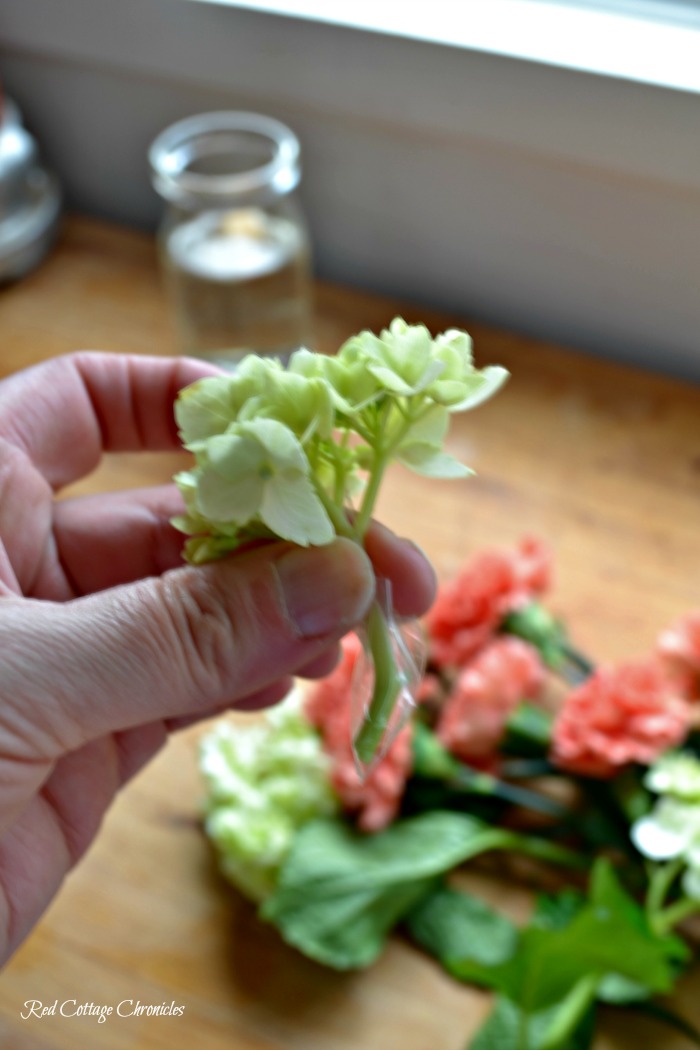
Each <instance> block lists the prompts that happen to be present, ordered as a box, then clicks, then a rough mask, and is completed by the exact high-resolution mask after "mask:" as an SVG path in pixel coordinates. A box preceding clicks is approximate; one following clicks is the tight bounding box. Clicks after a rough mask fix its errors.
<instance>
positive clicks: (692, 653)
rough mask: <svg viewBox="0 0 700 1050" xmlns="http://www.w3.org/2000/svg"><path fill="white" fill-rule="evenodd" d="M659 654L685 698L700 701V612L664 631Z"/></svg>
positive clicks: (695, 610) (694, 612) (687, 616)
mask: <svg viewBox="0 0 700 1050" xmlns="http://www.w3.org/2000/svg"><path fill="white" fill-rule="evenodd" d="M657 651H658V653H659V656H660V657H661V660H662V662H663V664H664V667H665V668H666V670H667V671H668V673H669V674H670V676H671V677H672V678H673V680H674V684H676V685H677V687H678V689H679V691H680V692H681V693H682V695H683V696H685V697H686V698H687V699H688V700H700V609H693V610H692V611H691V612H688V613H686V614H685V616H681V617H680V619H678V620H676V622H675V623H673V624H672V625H671V626H670V627H668V628H667V629H666V630H665V631H662V633H661V634H660V635H659V639H658V642H657Z"/></svg>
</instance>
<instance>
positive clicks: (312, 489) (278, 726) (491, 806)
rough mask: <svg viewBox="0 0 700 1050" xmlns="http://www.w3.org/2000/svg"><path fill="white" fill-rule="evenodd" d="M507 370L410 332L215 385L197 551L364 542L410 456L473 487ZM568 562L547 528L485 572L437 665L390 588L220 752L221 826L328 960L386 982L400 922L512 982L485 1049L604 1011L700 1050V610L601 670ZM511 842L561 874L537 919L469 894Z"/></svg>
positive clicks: (460, 967) (475, 576)
mask: <svg viewBox="0 0 700 1050" xmlns="http://www.w3.org/2000/svg"><path fill="white" fill-rule="evenodd" d="M505 378H506V373H505V371H504V370H503V369H501V368H498V367H491V368H485V369H481V370H479V369H476V368H475V367H474V364H473V361H472V356H471V342H470V340H469V337H468V336H467V335H466V333H464V332H458V331H450V332H446V333H445V334H444V335H441V336H438V337H437V338H435V339H433V338H432V337H431V335H430V333H429V332H428V331H427V329H425V328H423V327H422V326H413V327H411V326H408V325H406V324H405V323H404V322H402V321H400V320H397V321H395V322H394V323H393V324H392V325H391V327H390V328H389V329H388V330H386V331H384V332H382V333H381V334H380V335H379V336H375V335H373V334H372V333H369V332H363V333H361V334H360V335H359V336H356V337H354V338H353V339H351V340H349V341H348V342H347V343H346V344H345V345H344V346H343V347H341V349H340V351H339V352H338V354H337V355H336V356H335V357H324V356H323V355H316V354H311V353H309V352H308V351H305V350H303V351H299V352H298V353H297V354H295V355H293V356H292V359H291V362H290V365H289V368H288V369H286V370H285V369H284V368H282V366H281V365H279V364H277V363H275V362H270V361H262V360H260V359H258V358H255V357H251V358H248V359H246V360H245V361H244V362H243V364H242V365H241V366H240V368H239V369H238V371H237V372H236V373H235V375H233V376H226V377H216V378H211V379H205V380H202V381H200V382H199V383H196V384H194V385H193V386H192V387H191V388H189V389H188V390H186V391H184V392H183V394H181V396H180V399H179V401H178V404H177V406H176V415H177V419H178V423H179V426H180V430H181V434H182V438H183V442H184V444H185V446H186V447H187V448H188V449H189V450H190V451H191V452H192V453H193V454H194V457H195V463H194V466H193V468H192V469H191V470H190V471H186V472H184V473H182V474H180V475H179V476H178V478H177V481H178V484H179V486H180V489H181V491H182V493H183V496H184V500H185V505H186V512H185V514H184V515H182V516H181V517H180V518H179V519H178V520H177V525H178V526H179V527H180V528H181V529H182V530H183V531H184V532H185V533H187V534H188V535H189V536H190V539H189V540H188V541H187V544H186V548H185V549H186V556H187V557H188V558H189V560H190V561H192V562H194V563H199V562H203V561H207V560H210V559H213V558H217V557H220V556H222V555H224V554H226V553H228V552H230V551H232V550H235V549H236V548H238V547H239V546H241V545H243V544H246V543H249V542H251V541H260V540H265V539H272V538H283V539H287V540H290V541H293V542H295V543H299V544H302V545H308V544H323V543H328V542H330V541H331V540H332V539H333V538H334V537H335V536H345V537H348V538H350V539H352V540H354V541H355V542H357V543H362V542H363V539H364V535H365V531H366V529H367V526H368V523H369V521H370V517H371V514H372V511H373V508H374V505H375V501H376V498H377V494H378V492H379V487H380V484H381V480H382V477H383V474H384V471H385V470H386V468H387V466H388V464H389V463H390V462H392V461H394V460H396V461H399V462H400V463H402V464H403V465H404V466H406V467H408V468H409V469H412V470H415V471H418V472H419V473H423V474H426V475H428V476H430V477H435V478H447V479H449V478H459V477H465V476H467V475H468V474H469V473H470V471H469V469H468V468H467V467H465V466H463V465H462V464H460V463H459V462H458V461H457V460H455V459H454V458H453V457H451V456H450V455H448V454H447V453H446V452H445V450H444V448H443V445H444V441H445V436H446V433H447V427H448V422H449V416H450V414H451V413H453V412H456V411H465V410H467V409H471V408H474V407H476V405H478V404H480V403H481V402H482V401H483V400H484V399H485V398H487V397H489V396H490V395H491V394H492V393H494V392H495V391H496V390H497V389H498V388H499V387H500V386H501V384H502V383H503V381H504V380H505ZM551 571H552V566H551V556H550V553H549V550H548V549H547V547H546V545H545V544H543V543H542V542H540V541H538V540H536V539H534V538H525V539H524V540H522V541H521V543H520V544H519V546H518V547H517V549H516V550H514V551H500V550H488V551H482V552H480V553H478V554H477V555H475V557H474V558H472V560H471V561H470V562H468V563H467V565H466V566H465V567H464V569H463V570H462V572H461V573H460V574H459V575H458V577H457V578H456V579H454V580H452V581H450V582H448V583H446V584H445V585H444V586H443V588H442V589H441V590H440V592H439V595H438V598H437V601H436V603H435V605H434V607H433V609H432V610H431V612H430V614H429V616H428V618H427V623H426V637H427V660H426V659H424V653H423V652H422V646H421V636H420V634H419V633H418V632H417V631H416V630H415V629H414V628H413V627H412V626H411V625H405V624H400V623H398V622H397V620H396V618H395V616H394V615H393V610H392V607H391V598H390V595H389V594H387V593H386V592H383V590H382V588H381V587H380V588H379V589H378V599H377V601H376V602H375V604H374V606H373V608H372V610H371V612H370V614H369V616H368V619H367V622H366V624H365V625H363V628H362V629H361V630H360V632H359V633H358V634H357V635H352V636H349V637H348V638H346V639H345V641H344V644H343V656H342V660H341V662H340V664H339V665H338V667H337V668H336V670H335V671H334V672H333V673H332V674H331V675H330V676H329V677H328V678H327V679H325V680H324V681H322V682H319V683H317V684H315V685H312V686H308V687H306V688H305V689H303V690H302V689H301V688H298V689H296V690H295V691H294V692H293V693H292V694H291V695H290V696H289V697H288V698H287V700H286V701H285V702H284V703H283V704H282V705H280V706H279V707H278V708H276V709H275V710H273V711H271V712H269V713H268V714H266V715H265V716H263V717H261V718H258V719H256V720H255V721H253V722H251V723H250V724H248V725H241V724H240V723H236V724H235V726H234V725H232V724H231V722H230V721H226V720H223V721H221V722H220V723H219V724H218V725H217V726H216V728H215V729H214V730H213V731H212V732H211V733H210V734H209V735H208V736H207V737H206V738H205V739H204V741H203V743H202V751H201V756H202V757H201V764H202V770H203V773H204V776H205V780H206V783H207V788H208V794H207V802H206V830H207V833H208V834H209V835H210V837H211V839H212V841H213V842H214V843H215V845H216V848H217V851H218V854H219V857H220V860H221V867H222V870H223V872H224V873H225V874H226V875H227V877H228V878H229V879H230V880H231V881H232V882H233V883H234V884H236V885H237V886H238V887H239V888H240V889H241V890H242V891H243V892H244V893H245V894H246V895H247V896H249V897H251V898H252V899H254V900H255V901H257V902H258V903H259V906H260V914H261V917H262V918H263V919H265V920H267V921H269V922H272V923H274V924H275V925H276V927H277V928H278V929H279V931H280V933H281V935H282V936H283V937H284V938H285V939H286V940H287V941H288V942H289V943H291V944H293V945H294V946H295V947H297V948H298V949H299V950H300V951H302V952H305V953H306V954H308V955H309V956H311V957H312V958H314V959H316V960H318V961H319V962H321V963H323V964H325V965H328V966H332V967H335V968H338V969H351V968H358V967H366V966H368V965H370V964H371V963H372V962H373V961H374V960H375V959H376V958H377V956H378V955H379V953H380V952H381V950H382V948H383V946H384V944H385V941H386V938H387V937H388V936H389V934H390V933H391V931H392V930H394V929H395V928H396V927H400V928H401V929H402V930H403V931H405V932H406V933H407V934H408V935H409V936H410V937H411V938H412V939H413V940H414V942H415V943H417V944H418V945H419V946H421V947H422V948H423V949H424V950H425V951H426V952H428V953H430V954H431V955H433V956H434V957H435V958H436V959H437V960H438V961H439V962H440V964H441V965H442V966H444V967H445V969H446V970H447V971H448V972H449V973H450V974H452V975H453V976H454V977H455V978H456V979H457V980H460V981H468V982H471V983H475V984H477V985H480V986H482V987H485V988H490V989H493V991H494V992H495V993H496V999H495V1006H494V1010H493V1012H492V1014H491V1016H490V1018H489V1019H488V1020H487V1022H486V1024H485V1026H484V1027H483V1028H482V1030H481V1031H480V1032H479V1034H478V1035H477V1036H476V1038H475V1039H474V1041H473V1042H472V1044H471V1047H472V1050H490V1048H497V1050H566V1048H573V1050H585V1048H586V1047H589V1046H590V1045H591V1041H592V1038H593V1032H594V1029H595V1020H596V1007H597V1004H598V1003H600V1002H605V1003H612V1004H617V1005H620V1006H625V1008H627V1009H635V1010H642V1011H644V1012H645V1013H647V1014H649V1015H652V1016H655V1017H656V1018H657V1019H661V1020H665V1021H666V1022H667V1023H669V1024H672V1025H675V1026H676V1027H677V1028H678V1029H680V1030H681V1031H682V1032H684V1033H685V1035H687V1037H688V1039H689V1040H691V1041H692V1042H694V1043H695V1044H696V1045H700V1034H698V1032H696V1031H695V1029H694V1028H693V1027H692V1026H691V1025H690V1024H689V1023H688V1022H687V1021H685V1020H683V1019H682V1018H680V1017H678V1016H677V1015H676V1014H675V1013H673V1012H672V1011H671V1010H670V1009H668V1008H667V1007H666V1006H664V1005H663V1003H662V1002H660V1001H659V998H658V997H659V996H663V995H665V994H667V993H669V992H670V991H672V989H673V987H674V985H675V982H676V980H677V978H678V977H679V975H680V974H681V973H682V972H683V971H684V970H685V969H686V968H687V966H688V964H689V962H690V960H691V955H692V953H691V949H690V946H689V944H690V942H689V939H688V938H687V937H683V936H680V935H679V932H678V929H677V927H678V926H679V924H683V923H684V921H685V920H687V919H688V918H689V917H690V916H691V915H692V913H693V912H694V911H698V910H700V816H699V814H700V733H698V731H697V729H696V715H695V712H696V710H698V707H697V702H698V701H699V700H700V612H696V613H689V614H688V615H687V616H685V617H684V618H683V619H681V620H680V621H679V622H678V623H676V624H674V625H672V626H671V627H669V628H668V629H666V630H665V631H663V632H662V633H661V635H660V638H659V642H658V645H657V647H656V650H655V652H654V653H653V654H651V655H650V656H649V657H648V658H646V659H644V660H641V661H636V662H630V663H626V664H622V665H620V666H616V667H601V668H596V667H595V666H594V664H593V663H592V662H591V661H590V659H588V658H587V657H585V656H584V655H582V654H581V653H579V652H578V651H577V650H576V649H575V647H574V646H573V645H572V643H571V641H570V639H569V637H568V634H567V631H566V629H565V627H564V625H563V624H562V623H560V622H558V621H557V620H556V619H555V618H553V617H552V616H551V615H550V613H549V612H548V611H547V608H546V607H545V605H543V603H542V598H543V597H544V595H545V594H546V593H547V591H548V590H549V588H550V585H551ZM493 851H501V852H502V853H507V855H508V856H509V857H513V856H525V857H527V858H529V861H530V863H531V864H534V865H536V866H537V870H538V871H539V872H545V871H555V872H556V873H557V876H556V878H557V885H558V886H559V887H560V888H559V890H558V891H557V892H554V893H552V892H547V893H542V892H541V893H539V894H538V896H537V900H536V903H535V907H534V910H533V913H532V916H531V919H530V922H529V923H528V924H527V925H526V926H525V927H520V928H518V927H516V926H515V925H514V924H513V923H512V922H511V921H510V920H509V919H508V918H507V917H506V916H505V915H503V914H501V913H499V912H498V911H496V910H494V909H493V908H492V907H490V906H488V905H487V904H486V903H485V902H484V901H482V900H480V899H478V898H476V897H475V896H474V895H472V894H469V893H466V892H464V890H462V889H460V888H459V887H457V886H455V885H454V881H453V880H452V878H451V876H452V873H453V872H454V871H455V870H456V869H457V868H459V867H460V866H462V865H464V864H466V863H467V862H473V861H474V860H475V858H480V857H483V856H484V855H485V854H489V853H491V852H493ZM550 885H551V880H550ZM682 930H683V927H682V926H681V931H682Z"/></svg>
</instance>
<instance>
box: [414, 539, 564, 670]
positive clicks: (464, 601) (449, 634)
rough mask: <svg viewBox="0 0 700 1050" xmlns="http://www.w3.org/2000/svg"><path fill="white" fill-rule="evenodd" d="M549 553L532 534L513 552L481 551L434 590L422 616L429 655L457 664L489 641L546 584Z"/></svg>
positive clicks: (462, 662)
mask: <svg viewBox="0 0 700 1050" xmlns="http://www.w3.org/2000/svg"><path fill="white" fill-rule="evenodd" d="M551 562H552V558H551V552H550V550H549V548H548V547H547V546H546V545H545V544H544V543H542V542H541V541H540V540H538V539H536V538H535V537H532V536H528V537H525V538H524V539H522V540H521V541H520V543H519V545H518V547H517V549H516V550H515V551H502V550H486V551H482V552H481V553H479V554H477V555H476V556H475V557H474V558H472V560H471V561H470V562H469V563H468V564H467V565H466V566H465V568H464V569H463V570H462V572H461V573H460V574H459V575H458V576H457V577H456V578H455V579H454V580H452V581H451V582H449V583H446V584H445V585H444V586H443V587H441V588H440V591H439V593H438V596H437V600H436V601H435V604H434V605H433V607H432V609H431V610H430V613H429V615H428V621H427V623H428V634H429V637H430V651H431V657H432V659H433V660H434V661H435V662H436V663H438V664H440V665H443V666H451V667H461V666H463V665H464V664H465V663H466V662H467V661H468V660H470V659H471V657H472V656H473V655H474V654H475V653H476V652H477V651H478V650H479V649H480V648H481V647H482V646H483V645H485V644H486V642H487V641H488V640H489V638H490V637H491V635H492V634H493V633H494V631H495V630H496V628H497V627H498V625H499V623H500V621H501V620H502V619H503V617H504V616H505V615H506V613H508V612H511V611H512V610H513V609H517V608H520V607H521V606H523V605H527V603H528V602H529V601H531V600H532V599H533V598H534V597H535V596H536V595H539V594H542V593H543V591H545V590H546V589H547V588H548V587H549V585H550V582H551Z"/></svg>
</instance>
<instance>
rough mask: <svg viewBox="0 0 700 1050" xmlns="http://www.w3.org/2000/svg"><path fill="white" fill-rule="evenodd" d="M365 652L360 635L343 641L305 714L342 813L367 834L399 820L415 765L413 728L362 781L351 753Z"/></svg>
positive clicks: (399, 737)
mask: <svg viewBox="0 0 700 1050" xmlns="http://www.w3.org/2000/svg"><path fill="white" fill-rule="evenodd" d="M361 652H362V646H361V643H360V641H359V639H358V638H357V635H354V634H351V635H348V636H347V637H346V638H344V639H343V656H342V659H341V660H340V662H339V664H338V666H337V667H336V668H335V670H334V671H333V672H332V674H330V675H328V677H327V678H324V679H323V680H322V681H319V682H316V683H315V684H314V685H313V686H312V687H311V688H310V689H309V691H308V693H307V698H306V704H305V712H306V716H307V718H308V719H309V721H310V722H311V723H312V724H313V725H315V726H316V727H317V728H318V730H319V731H320V733H321V736H322V738H323V746H324V750H325V751H326V753H327V754H328V755H330V757H331V760H332V769H331V783H332V785H333V789H334V790H335V792H336V794H337V795H338V797H339V799H340V801H341V803H342V805H343V807H344V809H346V810H347V811H348V812H350V813H355V814H357V824H358V827H360V828H361V829H362V830H363V831H380V830H381V829H382V828H385V827H386V826H387V825H388V824H390V823H391V821H392V820H393V819H394V818H395V817H396V815H397V813H398V810H399V806H400V804H401V799H402V797H403V793H404V788H405V786H406V780H407V778H408V776H409V774H410V772H411V768H412V763H413V750H412V746H411V739H412V731H411V727H410V725H406V726H404V728H403V729H402V730H401V731H400V732H399V733H398V735H397V736H396V739H395V740H394V741H393V743H392V744H391V746H390V747H389V748H388V750H387V752H386V754H385V755H384V756H383V757H382V758H381V759H380V760H379V762H377V763H376V765H375V766H373V767H372V769H371V770H370V771H369V773H368V774H367V776H366V777H365V779H364V780H361V779H360V777H359V775H358V773H357V769H356V768H355V760H354V757H353V754H352V729H351V715H352V696H351V684H352V677H353V671H354V668H355V664H356V663H357V660H358V657H359V656H360V653H361Z"/></svg>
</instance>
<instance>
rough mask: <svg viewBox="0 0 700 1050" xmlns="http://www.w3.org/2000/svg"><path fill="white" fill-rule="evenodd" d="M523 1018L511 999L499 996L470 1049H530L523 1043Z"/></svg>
mask: <svg viewBox="0 0 700 1050" xmlns="http://www.w3.org/2000/svg"><path fill="white" fill-rule="evenodd" d="M522 1034H523V1018H522V1014H521V1012H520V1010H518V1008H517V1006H516V1005H515V1003H514V1002H512V1001H511V1000H510V999H506V998H504V997H503V996H499V997H498V998H497V999H496V1002H495V1005H494V1008H493V1010H492V1011H491V1013H490V1014H489V1016H488V1017H487V1018H486V1021H485V1022H484V1024H483V1025H482V1026H481V1028H480V1029H479V1031H478V1032H477V1033H476V1035H475V1036H474V1038H473V1039H472V1041H471V1042H470V1044H469V1050H529V1048H528V1047H523V1045H522Z"/></svg>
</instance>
